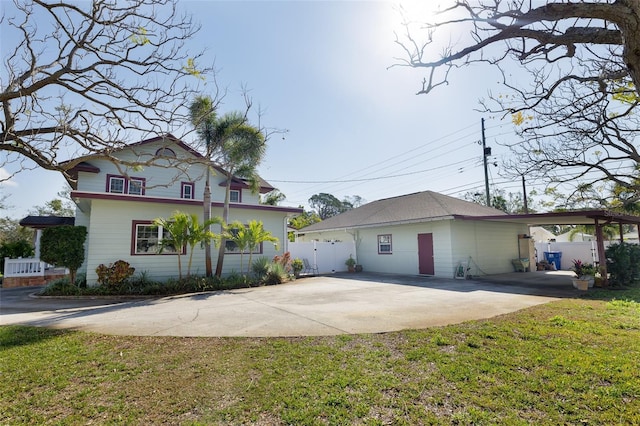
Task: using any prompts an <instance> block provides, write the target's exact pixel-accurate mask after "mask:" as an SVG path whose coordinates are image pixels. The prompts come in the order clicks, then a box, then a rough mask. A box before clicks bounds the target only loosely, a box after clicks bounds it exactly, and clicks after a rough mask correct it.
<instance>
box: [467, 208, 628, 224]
mask: <svg viewBox="0 0 640 426" xmlns="http://www.w3.org/2000/svg"><path fill="white" fill-rule="evenodd" d="M462 219H473V220H487V221H495V222H511V223H523V224H527V225H593V224H594V223H595V221H596V220H597V221H598V223H600V224H606V223H624V224H632V225H640V216H632V215H627V214H623V213H618V212H614V211H611V210H576V211H569V212H553V213H531V214H515V215H514V214H511V215H506V216H503V215H499V216H481V217H478V216H473V217H462Z"/></svg>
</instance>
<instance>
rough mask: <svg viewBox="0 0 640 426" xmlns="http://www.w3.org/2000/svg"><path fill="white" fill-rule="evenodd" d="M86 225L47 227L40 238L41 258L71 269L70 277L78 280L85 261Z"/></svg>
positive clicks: (72, 279)
mask: <svg viewBox="0 0 640 426" xmlns="http://www.w3.org/2000/svg"><path fill="white" fill-rule="evenodd" d="M86 238H87V228H86V227H84V226H71V225H63V226H54V227H52V228H45V229H44V230H43V231H42V238H41V239H40V259H41V260H42V261H43V262H47V263H50V264H52V265H55V266H63V267H65V268H68V269H69V279H70V281H71V282H72V283H75V281H76V272H77V271H78V268H80V266H82V263H83V262H84V241H85V240H86Z"/></svg>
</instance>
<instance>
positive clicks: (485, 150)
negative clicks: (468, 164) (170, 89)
mask: <svg viewBox="0 0 640 426" xmlns="http://www.w3.org/2000/svg"><path fill="white" fill-rule="evenodd" d="M481 124H482V153H483V159H484V189H485V192H486V194H487V206H489V207H491V194H489V170H488V168H487V157H489V156H490V155H491V148H490V147H489V148H487V140H486V139H485V137H484V118H482V119H481Z"/></svg>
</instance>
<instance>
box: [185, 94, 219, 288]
mask: <svg viewBox="0 0 640 426" xmlns="http://www.w3.org/2000/svg"><path fill="white" fill-rule="evenodd" d="M189 112H190V114H191V123H192V124H193V126H194V127H195V128H196V130H197V132H198V135H199V136H200V138H201V139H202V141H203V142H204V144H205V148H206V154H205V155H206V158H207V164H206V166H207V171H206V177H205V181H204V194H203V197H202V205H203V210H204V217H203V219H204V222H205V223H208V222H209V221H210V220H211V185H210V180H211V178H210V176H211V156H212V155H213V151H214V147H215V146H214V135H215V127H216V117H217V116H216V107H215V105H214V103H213V101H212V99H211V98H210V97H207V96H199V97H197V98H196V99H194V101H193V102H192V103H191V105H190V107H189ZM207 231H208V232H211V226H208V227H207ZM204 258H205V273H206V276H207V277H210V276H212V275H213V269H212V267H211V242H210V241H208V240H207V241H205V242H204Z"/></svg>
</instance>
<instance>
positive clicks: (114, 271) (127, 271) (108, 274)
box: [96, 260, 136, 287]
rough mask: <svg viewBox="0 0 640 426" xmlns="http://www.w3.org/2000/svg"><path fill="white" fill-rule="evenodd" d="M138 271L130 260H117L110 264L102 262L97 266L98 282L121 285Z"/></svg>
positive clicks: (115, 285) (112, 285)
mask: <svg viewBox="0 0 640 426" xmlns="http://www.w3.org/2000/svg"><path fill="white" fill-rule="evenodd" d="M135 271H136V269H135V268H133V267H132V266H131V265H129V262H127V261H124V260H117V261H115V262H114V263H112V264H110V265H109V266H105V265H104V264H100V265H99V266H98V267H97V268H96V274H98V283H99V284H101V285H105V286H108V287H119V286H121V285H122V284H123V283H124V282H125V281H126V280H127V279H128V278H129V277H131V276H132V275H133V273H134V272H135Z"/></svg>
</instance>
